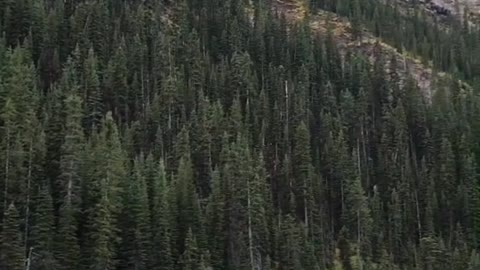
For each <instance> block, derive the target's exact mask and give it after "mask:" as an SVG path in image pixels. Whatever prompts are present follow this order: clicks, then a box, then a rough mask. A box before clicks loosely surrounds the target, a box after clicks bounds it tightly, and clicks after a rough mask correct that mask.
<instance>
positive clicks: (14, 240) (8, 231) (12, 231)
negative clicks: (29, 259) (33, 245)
mask: <svg viewBox="0 0 480 270" xmlns="http://www.w3.org/2000/svg"><path fill="white" fill-rule="evenodd" d="M19 222H20V217H19V215H18V211H17V209H16V208H15V205H13V203H12V204H10V205H9V206H8V208H7V210H6V211H5V213H4V215H3V227H2V232H1V234H0V239H1V241H0V243H1V246H0V247H1V249H0V250H1V251H2V252H1V253H0V254H1V257H0V264H1V265H2V268H4V269H12V270H21V269H23V267H24V259H25V256H24V250H23V245H22V236H21V234H20V233H21V232H20V223H19Z"/></svg>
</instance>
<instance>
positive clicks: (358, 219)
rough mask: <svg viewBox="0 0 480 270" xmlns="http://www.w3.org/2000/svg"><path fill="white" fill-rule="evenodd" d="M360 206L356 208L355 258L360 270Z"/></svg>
mask: <svg viewBox="0 0 480 270" xmlns="http://www.w3.org/2000/svg"><path fill="white" fill-rule="evenodd" d="M360 246H361V241H360V208H359V209H358V210H357V259H358V266H359V267H360V270H362V269H363V264H362V259H361V258H360Z"/></svg>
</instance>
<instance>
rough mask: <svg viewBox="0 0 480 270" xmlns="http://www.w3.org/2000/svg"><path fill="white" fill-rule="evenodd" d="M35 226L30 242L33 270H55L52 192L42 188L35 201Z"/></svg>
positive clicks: (30, 258)
mask: <svg viewBox="0 0 480 270" xmlns="http://www.w3.org/2000/svg"><path fill="white" fill-rule="evenodd" d="M34 202H35V208H34V212H33V224H34V225H33V226H32V229H31V235H30V240H31V242H32V246H31V248H32V251H33V252H34V253H33V254H34V255H33V257H29V258H28V259H29V260H30V264H31V265H32V268H33V269H45V270H46V269H55V268H56V267H57V265H56V261H55V258H54V252H53V251H54V249H53V244H54V242H53V241H54V215H53V214H54V213H53V202H52V197H51V195H50V191H49V190H48V188H47V187H42V188H41V190H40V191H39V194H38V196H37V198H36V200H34Z"/></svg>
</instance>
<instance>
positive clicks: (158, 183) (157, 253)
mask: <svg viewBox="0 0 480 270" xmlns="http://www.w3.org/2000/svg"><path fill="white" fill-rule="evenodd" d="M166 178H167V177H166V172H165V165H164V162H163V160H161V161H160V163H159V166H158V171H157V173H156V175H155V178H154V183H153V192H152V199H153V207H152V212H151V215H152V228H151V229H152V245H151V248H152V254H153V255H152V256H153V260H152V269H157V270H171V269H173V260H172V251H171V248H172V247H171V245H170V244H171V237H172V236H171V229H170V222H169V219H168V218H169V216H170V212H169V210H170V206H169V205H168V203H169V202H168V197H167V195H168V188H169V186H168V185H167V179H166Z"/></svg>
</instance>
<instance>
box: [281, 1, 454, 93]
mask: <svg viewBox="0 0 480 270" xmlns="http://www.w3.org/2000/svg"><path fill="white" fill-rule="evenodd" d="M301 2H302V0H273V2H272V3H273V8H274V9H275V10H276V11H277V12H279V13H283V14H284V15H285V17H286V19H287V20H288V21H289V22H290V23H298V22H300V21H301V20H303V19H304V18H305V15H304V14H303V13H302V12H303V9H302V8H301V5H302V3H301ZM307 19H308V20H309V23H310V26H311V29H312V30H313V31H314V32H315V33H317V34H318V35H320V36H326V34H327V29H328V27H329V26H328V25H330V27H331V29H332V33H333V36H334V40H335V43H336V45H337V47H338V48H339V50H340V52H341V53H342V55H345V53H346V52H347V51H348V50H353V51H356V52H359V53H360V54H362V55H364V56H365V57H367V59H369V60H370V61H371V62H372V63H373V62H374V61H375V59H376V57H378V56H379V55H380V54H382V56H383V58H384V59H385V64H386V66H385V68H386V69H388V67H389V61H390V59H392V58H393V56H394V55H395V56H396V59H397V62H398V65H397V66H398V72H399V74H400V78H401V80H402V81H401V82H400V83H401V84H404V83H405V81H406V79H407V78H408V77H411V78H413V79H414V80H415V81H416V83H417V85H418V87H419V89H420V90H421V92H422V94H423V96H424V97H425V99H426V101H427V102H430V101H431V98H432V90H433V89H434V88H435V87H434V85H435V86H436V85H438V84H437V83H436V82H437V81H444V80H446V79H447V80H449V78H451V76H449V75H448V74H446V73H443V72H434V71H433V70H432V68H431V67H430V66H429V65H426V64H424V63H422V62H421V61H420V60H419V59H417V58H415V57H414V56H412V55H409V54H407V53H400V52H399V51H398V50H397V49H396V48H394V47H392V46H390V45H389V44H386V43H384V42H382V41H381V40H380V39H379V38H376V37H374V36H373V35H372V34H370V33H369V32H366V31H364V32H363V35H362V37H361V38H360V39H358V40H356V39H355V38H354V37H353V35H352V28H351V25H350V22H349V21H348V20H347V19H345V18H341V17H338V16H336V15H335V14H334V13H331V12H326V11H323V10H321V11H318V12H317V13H315V14H310V16H309V17H308V18H307Z"/></svg>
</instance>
